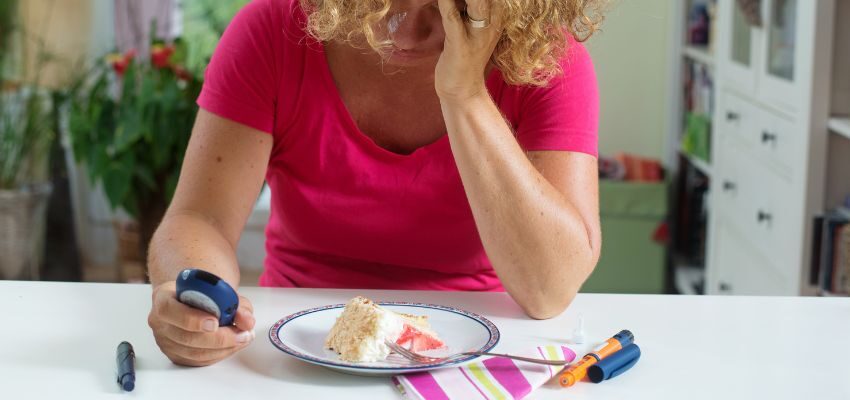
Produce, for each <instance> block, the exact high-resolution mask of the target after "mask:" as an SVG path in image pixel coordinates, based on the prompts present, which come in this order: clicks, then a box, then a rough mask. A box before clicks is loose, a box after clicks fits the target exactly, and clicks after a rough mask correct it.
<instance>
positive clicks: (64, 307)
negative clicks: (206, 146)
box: [0, 281, 850, 400]
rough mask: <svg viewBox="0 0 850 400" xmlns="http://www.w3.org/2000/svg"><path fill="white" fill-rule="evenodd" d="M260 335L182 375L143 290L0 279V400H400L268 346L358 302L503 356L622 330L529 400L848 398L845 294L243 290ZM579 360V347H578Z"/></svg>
mask: <svg viewBox="0 0 850 400" xmlns="http://www.w3.org/2000/svg"><path fill="white" fill-rule="evenodd" d="M241 293H242V294H243V295H246V296H248V297H249V298H250V299H251V300H252V301H253V303H254V306H255V308H256V318H257V339H256V340H255V341H254V343H253V344H251V345H250V347H248V348H247V349H245V350H244V351H242V352H241V353H239V354H237V355H236V356H234V357H232V358H230V359H228V360H226V361H224V362H221V363H219V364H217V365H214V366H210V367H205V368H183V367H178V366H175V365H173V364H171V363H170V362H169V361H168V359H166V358H165V356H163V355H162V353H160V351H159V349H158V348H157V347H156V344H155V343H154V340H153V336H152V335H151V332H150V329H149V328H148V326H147V313H148V310H149V307H150V288H149V287H148V286H146V285H118V284H84V283H39V282H36V283H31V282H8V281H7V282H0V304H2V305H3V309H4V311H5V312H4V313H3V314H4V315H5V318H4V320H3V327H2V329H0V398H2V399H23V398H39V399H51V398H57V399H59V398H61V399H94V398H101V397H117V396H125V397H127V398H129V397H132V398H145V399H189V398H198V399H205V400H213V399H228V400H230V399H249V398H280V399H313V400H319V399H369V400H378V399H398V398H399V395H398V394H397V393H396V391H395V389H394V388H393V386H392V385H391V384H390V383H389V380H388V379H384V378H363V377H356V376H349V375H343V374H340V373H337V372H333V371H330V370H327V369H325V368H322V367H319V366H314V365H309V364H306V363H302V362H300V361H298V360H296V359H294V358H290V357H288V356H287V355H285V354H283V353H281V352H280V351H278V350H277V349H275V348H274V347H273V346H272V345H271V344H270V343H269V341H268V339H267V336H268V333H267V332H268V329H269V327H270V326H271V325H272V323H274V322H275V321H276V320H278V319H279V318H281V317H283V316H285V315H287V314H290V313H292V312H295V311H298V310H301V309H305V308H309V307H314V306H319V305H324V304H331V303H342V302H345V301H347V300H348V299H349V298H351V297H353V296H354V295H356V294H364V295H367V296H369V297H372V298H374V299H378V300H407V301H421V302H429V303H438V304H447V305H453V306H457V307H462V308H465V309H468V310H470V311H473V312H476V313H480V314H482V315H484V316H486V317H488V318H490V319H491V320H492V321H493V322H494V323H496V325H497V326H498V327H499V328H500V329H501V331H502V341H501V343H499V345H498V346H497V350H500V351H505V352H511V351H518V350H521V349H525V348H530V347H531V348H533V347H534V346H537V345H541V344H550V343H563V342H564V341H565V340H568V339H569V337H570V335H571V332H572V329H573V327H574V326H575V322H576V315H577V314H578V313H582V314H584V317H585V324H586V328H587V333H588V337H589V339H591V340H592V341H601V340H604V339H606V338H607V337H610V335H612V334H614V333H616V332H618V331H620V330H621V329H630V330H632V332H634V334H635V342H636V343H637V344H639V345H640V346H641V349H642V353H643V355H642V357H641V360H640V362H638V363H637V365H635V367H634V368H632V369H631V370H630V371H629V372H627V373H626V374H624V375H621V376H619V377H617V378H615V379H613V380H610V381H606V382H603V383H601V384H593V383H588V382H581V383H579V384H577V385H576V386H574V387H572V388H569V389H561V388H560V387H558V386H557V384H556V383H554V382H550V385H549V386H546V387H544V388H542V389H540V390H538V391H536V392H534V393H533V394H532V396H530V398H532V399H556V398H559V399H562V398H570V399H688V400H694V399H721V398H735V399H756V398H758V399H850V299H846V298H763V297H699V296H633V295H594V294H581V295H579V296H578V298H577V299H576V300H575V302H574V303H573V305H572V306H571V307H570V309H569V310H568V311H567V312H565V313H564V314H563V315H561V316H560V317H558V318H554V319H552V320H548V321H533V320H530V319H528V318H526V317H525V316H524V315H523V314H522V312H521V311H520V310H519V308H518V307H517V306H516V305H515V304H514V303H513V302H512V300H511V299H510V298H509V297H508V296H507V295H506V294H502V293H443V292H402V291H369V290H315V289H264V288H244V289H243V290H242V291H241ZM122 340H128V341H130V342H131V343H132V344H133V346H134V347H135V350H136V354H137V375H136V377H137V386H136V390H135V391H134V392H132V393H122V392H120V390H119V388H118V386H117V384H116V383H115V377H114V373H115V371H114V369H115V347H116V346H117V345H118V343H119V342H120V341H122ZM577 350H581V351H583V349H577Z"/></svg>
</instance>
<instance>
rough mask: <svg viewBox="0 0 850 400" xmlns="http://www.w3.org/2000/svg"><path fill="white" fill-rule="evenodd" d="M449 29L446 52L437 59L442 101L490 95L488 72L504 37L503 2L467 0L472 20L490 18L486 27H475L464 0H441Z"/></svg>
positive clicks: (437, 86)
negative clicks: (471, 22)
mask: <svg viewBox="0 0 850 400" xmlns="http://www.w3.org/2000/svg"><path fill="white" fill-rule="evenodd" d="M438 3H439V6H440V14H441V15H442V18H443V28H444V29H445V31H446V39H445V45H444V47H443V53H442V54H441V55H440V59H439V61H437V69H436V71H435V72H434V81H435V83H434V85H435V87H436V90H437V95H438V96H440V99H441V100H442V101H465V100H468V99H471V98H473V97H476V96H479V95H482V94H486V93H487V88H486V86H485V76H484V74H485V71H486V69H487V64H488V63H489V62H490V57H491V56H492V55H493V50H494V49H495V48H496V44H497V43H498V42H499V39H500V38H501V36H502V19H501V9H500V8H499V7H498V6H497V5H496V4H498V3H499V2H498V1H493V2H492V3H491V0H466V7H467V8H466V14H467V15H468V16H469V18H471V19H475V20H488V21H489V25H488V26H487V27H486V28H473V27H472V26H471V25H470V22H469V21H468V20H467V18H466V16H465V15H464V14H463V13H462V9H461V8H458V6H459V5H460V6H461V7H462V6H463V3H464V1H463V0H438Z"/></svg>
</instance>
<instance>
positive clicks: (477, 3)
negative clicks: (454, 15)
mask: <svg viewBox="0 0 850 400" xmlns="http://www.w3.org/2000/svg"><path fill="white" fill-rule="evenodd" d="M466 15H468V16H469V18H472V19H475V20H479V21H480V20H485V19H489V18H490V1H489V0H466Z"/></svg>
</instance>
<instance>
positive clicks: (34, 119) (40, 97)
mask: <svg viewBox="0 0 850 400" xmlns="http://www.w3.org/2000/svg"><path fill="white" fill-rule="evenodd" d="M16 15H17V2H16V1H10V0H5V1H0V189H4V190H14V189H20V188H23V187H26V186H28V185H33V184H38V183H41V182H45V181H47V180H48V171H47V169H48V164H49V159H50V147H51V144H52V143H53V137H54V134H53V132H54V129H53V127H54V116H55V113H54V108H53V104H55V103H54V102H53V101H52V100H54V98H55V97H56V96H57V95H58V94H57V93H56V92H52V91H48V90H44V89H41V88H40V87H39V83H40V77H41V71H42V69H43V67H44V66H46V65H47V64H48V63H50V62H52V61H55V60H53V58H52V57H51V56H50V54H48V53H47V52H46V51H45V46H44V43H43V42H42V41H41V38H40V37H35V36H33V35H30V34H29V32H23V31H22V30H20V27H19V26H16V25H15V24H14V22H15V16H16ZM49 19H50V13H48V14H47V17H46V19H45V21H44V25H45V26H46V25H47V24H48V23H49ZM18 31H20V32H21V33H22V34H23V36H22V37H21V38H22V39H23V38H25V39H31V40H32V41H33V44H34V45H35V51H36V64H35V66H34V70H35V78H34V80H33V81H32V82H28V83H14V82H9V81H7V79H6V72H7V71H6V70H7V68H10V65H9V63H8V60H9V53H10V48H11V45H12V37H13V34H14V33H16V32H18Z"/></svg>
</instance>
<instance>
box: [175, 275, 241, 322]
mask: <svg viewBox="0 0 850 400" xmlns="http://www.w3.org/2000/svg"><path fill="white" fill-rule="evenodd" d="M177 300H178V301H180V302H181V303H183V304H186V305H188V306H191V307H194V308H197V309H199V310H204V311H206V312H208V313H210V314H212V315H215V316H216V318H218V325H219V326H225V325H233V319H234V318H235V317H236V309H238V308H239V296H238V295H237V294H236V291H235V290H233V288H232V287H231V286H230V285H229V284H227V282H225V281H224V280H223V279H221V278H219V277H217V276H215V275H214V274H211V273H209V272H207V271H204V270H200V269H184V270H183V271H181V272H180V274H179V275H177Z"/></svg>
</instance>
